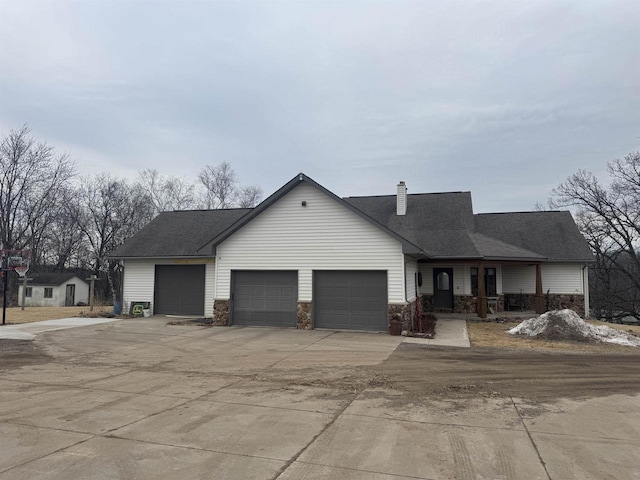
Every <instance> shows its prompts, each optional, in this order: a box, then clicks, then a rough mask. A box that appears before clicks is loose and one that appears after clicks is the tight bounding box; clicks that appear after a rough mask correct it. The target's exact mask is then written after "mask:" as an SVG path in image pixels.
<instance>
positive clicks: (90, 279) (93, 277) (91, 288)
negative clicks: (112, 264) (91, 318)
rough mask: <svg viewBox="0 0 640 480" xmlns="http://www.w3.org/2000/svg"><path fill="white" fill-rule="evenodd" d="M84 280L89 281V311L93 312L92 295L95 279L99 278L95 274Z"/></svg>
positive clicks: (94, 288) (94, 289)
mask: <svg viewBox="0 0 640 480" xmlns="http://www.w3.org/2000/svg"><path fill="white" fill-rule="evenodd" d="M86 280H87V281H89V282H91V283H90V284H89V311H90V312H93V297H94V294H95V291H96V280H100V279H99V278H98V277H96V276H95V275H91V276H90V277H89V278H87V279H86Z"/></svg>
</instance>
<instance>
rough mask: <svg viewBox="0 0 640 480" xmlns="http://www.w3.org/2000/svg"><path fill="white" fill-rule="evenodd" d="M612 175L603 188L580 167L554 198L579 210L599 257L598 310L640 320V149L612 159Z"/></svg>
mask: <svg viewBox="0 0 640 480" xmlns="http://www.w3.org/2000/svg"><path fill="white" fill-rule="evenodd" d="M608 173H609V176H610V178H611V182H610V184H609V185H608V186H603V185H602V184H601V183H600V182H599V180H598V179H597V178H596V177H595V175H593V174H592V173H590V172H587V171H585V170H580V171H578V172H577V173H575V174H573V175H572V176H570V177H569V178H568V179H567V180H565V181H564V182H563V183H561V184H560V185H559V186H558V187H557V188H556V189H554V191H553V195H554V197H553V199H552V200H553V202H554V203H555V205H558V206H573V207H576V208H577V223H578V226H579V228H580V229H581V231H582V233H583V234H584V235H585V237H586V238H587V241H588V242H589V245H590V246H591V248H592V250H593V251H594V253H595V255H596V269H595V270H594V273H595V277H596V278H595V279H594V284H596V285H597V287H598V289H599V290H597V291H596V292H594V293H595V294H594V296H593V299H594V300H595V301H596V302H595V306H596V308H601V310H603V312H604V314H605V317H607V318H608V319H613V318H614V317H616V316H625V315H634V316H636V317H638V318H640V303H639V301H640V299H639V298H638V297H639V295H638V292H640V153H637V152H636V153H631V154H629V155H627V156H626V157H624V159H616V160H613V161H612V162H609V163H608ZM599 298H600V299H601V301H602V302H604V303H603V304H600V305H598V302H597V300H598V299H599Z"/></svg>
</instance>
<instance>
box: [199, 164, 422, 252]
mask: <svg viewBox="0 0 640 480" xmlns="http://www.w3.org/2000/svg"><path fill="white" fill-rule="evenodd" d="M303 183H305V184H307V185H311V186H313V187H314V188H316V189H318V190H319V191H320V192H322V193H324V194H325V195H327V196H329V197H330V198H332V199H333V200H335V201H336V202H337V203H338V204H340V205H342V206H343V207H345V208H346V209H348V210H350V211H351V212H353V213H355V214H356V215H358V216H359V217H360V218H362V219H364V220H366V221H367V222H369V223H370V224H371V225H373V226H375V227H376V228H378V229H380V230H382V231H384V232H385V233H387V234H388V235H390V236H392V237H393V238H395V239H396V240H398V241H400V243H402V250H403V252H404V253H406V254H409V255H411V254H413V255H419V254H421V253H423V252H422V251H421V249H420V248H419V247H418V246H417V245H415V244H413V243H412V242H411V241H410V240H409V239H407V238H406V237H404V236H402V235H400V234H399V233H397V232H395V231H394V230H392V229H390V228H389V227H388V226H386V225H384V224H382V223H380V222H378V221H377V220H376V219H374V218H372V217H370V216H368V215H366V214H365V213H364V212H362V211H361V210H359V209H358V208H356V207H354V206H353V205H351V204H350V203H348V202H346V201H345V200H343V199H342V198H340V197H338V196H337V195H335V194H334V193H332V192H331V191H329V190H327V189H326V188H324V187H323V186H322V185H320V184H319V183H317V182H315V181H314V180H312V179H311V178H309V177H307V176H306V175H305V174H303V173H300V174H298V175H296V176H295V177H294V178H292V179H291V180H290V181H289V182H287V183H286V184H285V185H284V186H282V187H281V188H280V189H279V190H277V191H276V192H275V193H273V194H272V195H271V196H269V197H268V198H267V199H265V200H264V201H263V202H262V203H260V205H258V206H257V207H255V208H254V209H253V210H251V211H250V212H249V213H247V215H245V216H243V217H242V218H240V219H239V220H238V221H236V222H235V223H234V224H232V225H231V226H230V227H229V228H227V229H226V230H224V231H222V232H221V233H220V234H219V235H217V236H215V237H214V238H212V239H211V240H210V241H208V242H207V243H206V244H204V245H203V246H202V247H201V248H199V249H198V253H200V254H204V253H208V252H211V253H213V252H214V249H215V246H216V245H218V244H220V243H221V242H222V241H224V240H226V239H227V238H229V237H230V236H231V235H233V234H234V233H235V232H237V231H238V230H240V229H241V228H242V227H243V226H244V225H246V224H247V223H249V222H250V221H251V220H253V219H254V218H256V217H257V216H259V215H260V214H262V213H263V212H264V211H266V210H267V209H268V208H269V207H271V206H272V205H273V204H274V203H276V202H277V201H278V200H280V199H281V198H282V197H284V196H285V195H286V194H287V193H289V192H290V191H292V190H293V189H294V188H296V187H297V186H298V185H301V184H303Z"/></svg>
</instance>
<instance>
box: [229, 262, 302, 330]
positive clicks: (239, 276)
mask: <svg viewBox="0 0 640 480" xmlns="http://www.w3.org/2000/svg"><path fill="white" fill-rule="evenodd" d="M232 276H233V290H232V294H233V297H232V298H233V313H232V317H231V322H232V324H233V325H256V326H271V327H295V326H296V323H297V322H296V316H297V315H296V311H297V305H298V272H289V271H286V272H279V271H267V272H264V271H234V272H233V273H232Z"/></svg>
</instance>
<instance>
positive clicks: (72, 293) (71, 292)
mask: <svg viewBox="0 0 640 480" xmlns="http://www.w3.org/2000/svg"><path fill="white" fill-rule="evenodd" d="M75 302H76V286H75V285H74V284H72V283H71V284H69V285H67V294H66V295H65V299H64V306H65V307H73V304H74V303H75Z"/></svg>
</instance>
